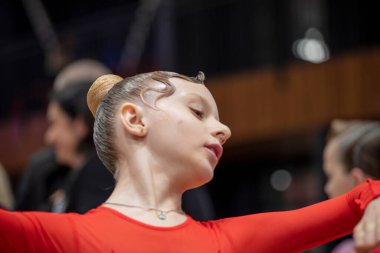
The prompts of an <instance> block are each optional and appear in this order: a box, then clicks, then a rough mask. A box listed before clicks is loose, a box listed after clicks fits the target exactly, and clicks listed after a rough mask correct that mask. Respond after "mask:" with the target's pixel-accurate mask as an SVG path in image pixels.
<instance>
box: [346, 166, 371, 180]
mask: <svg viewBox="0 0 380 253" xmlns="http://www.w3.org/2000/svg"><path fill="white" fill-rule="evenodd" d="M350 174H351V176H352V177H353V178H354V181H355V183H356V184H360V183H362V182H364V181H365V180H367V178H369V177H368V176H367V175H366V174H365V173H364V171H363V170H362V169H360V168H357V167H355V168H353V169H352V170H351V171H350Z"/></svg>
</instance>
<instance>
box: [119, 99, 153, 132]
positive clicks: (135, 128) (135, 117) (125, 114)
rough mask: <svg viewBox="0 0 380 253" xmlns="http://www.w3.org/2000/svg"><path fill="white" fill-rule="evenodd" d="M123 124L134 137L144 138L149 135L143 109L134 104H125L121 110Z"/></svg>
mask: <svg viewBox="0 0 380 253" xmlns="http://www.w3.org/2000/svg"><path fill="white" fill-rule="evenodd" d="M119 113H120V119H121V123H122V124H123V126H124V128H125V130H126V131H127V132H128V133H129V134H130V135H132V136H136V137H143V136H145V135H146V134H147V126H146V124H145V118H144V117H143V113H142V108H141V107H140V106H137V105H135V104H132V103H124V104H123V105H122V106H121V107H120V110H119Z"/></svg>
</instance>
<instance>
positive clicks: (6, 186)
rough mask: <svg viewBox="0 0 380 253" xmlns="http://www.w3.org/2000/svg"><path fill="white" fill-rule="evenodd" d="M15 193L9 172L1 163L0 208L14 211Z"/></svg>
mask: <svg viewBox="0 0 380 253" xmlns="http://www.w3.org/2000/svg"><path fill="white" fill-rule="evenodd" d="M13 202H14V197H13V191H12V188H11V183H10V182H9V177H8V173H7V171H6V170H5V169H4V167H3V166H2V164H1V163H0V208H4V209H8V210H12V209H13Z"/></svg>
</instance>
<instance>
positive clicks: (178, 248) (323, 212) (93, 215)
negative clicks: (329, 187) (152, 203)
mask: <svg viewBox="0 0 380 253" xmlns="http://www.w3.org/2000/svg"><path fill="white" fill-rule="evenodd" d="M378 196H380V181H367V182H366V183H363V184H361V185H359V186H358V187H356V188H355V189H353V190H352V191H351V192H349V193H347V194H345V195H342V196H340V197H338V198H335V199H331V200H327V201H324V202H321V203H318V204H315V205H311V206H308V207H305V208H301V209H297V210H294V211H286V212H271V213H262V214H253V215H246V216H240V217H234V218H226V219H220V220H215V221H207V222H198V221H194V220H193V219H191V218H190V217H188V218H187V220H186V221H185V222H184V223H182V224H180V225H177V226H173V227H166V228H163V227H156V226H151V225H147V224H144V223H141V222H139V221H136V220H133V219H131V218H129V217H127V216H125V215H123V214H121V213H119V212H117V211H114V210H112V209H110V208H107V207H98V208H96V209H93V210H91V211H90V212H88V213H86V214H74V213H70V214H52V213H43V212H24V213H23V212H7V211H0V252H14V253H21V252H36V253H37V252H38V253H45V252H46V253H48V252H49V253H55V252H67V253H96V252H99V253H100V252H101V253H108V252H109V253H111V252H112V253H128V252H131V253H148V252H149V253H156V252H157V253H158V252H160V253H174V252H175V253H181V252H183V253H190V252H191V253H195V252H197V253H212V252H215V253H217V252H218V253H232V252H239V253H245V252H247V253H248V252H250V253H252V252H253V253H264V252H266V253H268V252H283V253H287V252H301V251H304V250H306V249H308V248H312V247H315V246H317V245H320V244H323V243H326V242H328V241H330V240H333V239H335V238H337V237H340V236H343V235H346V234H349V233H351V232H352V229H353V227H354V225H355V224H356V223H357V222H358V221H359V219H360V217H361V215H362V214H363V210H364V208H365V207H366V206H367V204H368V203H369V202H370V201H371V200H372V199H374V198H376V197H378Z"/></svg>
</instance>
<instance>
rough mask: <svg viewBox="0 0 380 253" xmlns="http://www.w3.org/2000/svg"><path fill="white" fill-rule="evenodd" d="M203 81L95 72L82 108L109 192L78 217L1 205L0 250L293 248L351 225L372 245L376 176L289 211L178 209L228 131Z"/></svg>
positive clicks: (226, 251)
mask: <svg viewBox="0 0 380 253" xmlns="http://www.w3.org/2000/svg"><path fill="white" fill-rule="evenodd" d="M204 79H205V77H204V74H203V73H202V72H200V73H199V74H198V75H197V76H196V77H193V78H191V77H188V76H185V75H181V74H178V73H174V72H167V71H155V72H150V73H143V74H139V75H136V76H132V77H129V78H125V79H123V78H121V77H119V76H114V75H106V76H102V77H100V78H98V79H97V80H96V81H95V83H94V84H93V86H92V87H91V89H90V90H89V93H88V104H89V107H90V109H91V112H92V113H93V115H94V116H95V125H94V141H95V145H96V149H97V152H98V155H99V157H100V159H101V160H102V162H103V163H104V165H105V166H106V167H107V169H108V170H109V171H111V172H112V173H113V175H114V177H115V180H116V186H115V189H114V191H113V192H112V194H111V195H110V197H109V198H108V199H107V200H106V201H105V202H104V203H103V204H102V205H101V206H99V207H97V208H95V209H93V210H91V211H89V212H87V213H85V214H74V213H66V214H52V213H45V212H9V211H3V210H0V227H1V229H0V251H1V252H16V253H19V252H39V253H45V252H46V253H47V252H49V253H56V252H67V253H77V252H81V253H87V252H88V253H90V252H91V253H94V252H99V253H100V252H102V253H104V252H114V253H127V252H131V253H132V252H140V253H148V252H149V253H155V252H156V253H159V252H160V253H161V252H165V253H174V252H175V253H179V252H180V253H190V252H191V253H194V252H197V253H210V252H221V253H245V252H247V253H248V252H250V253H251V252H253V253H267V252H282V253H294V252H301V251H304V250H307V249H309V248H312V247H315V246H317V245H320V244H323V243H326V242H327V241H330V240H333V239H335V238H337V237H340V236H343V235H345V234H348V233H350V232H351V231H352V230H353V228H354V227H355V226H356V228H355V235H356V236H357V237H356V246H357V248H356V250H357V251H358V252H359V253H362V252H368V251H369V250H371V249H372V248H373V247H375V246H377V245H379V244H380V238H379V237H378V236H377V233H376V231H378V230H380V223H379V222H378V221H379V220H380V213H379V212H378V210H379V209H380V199H378V197H379V196H380V181H367V182H364V183H362V184H360V185H358V186H357V187H355V188H354V189H353V190H351V191H350V192H349V193H346V194H345V195H343V196H341V197H337V198H334V199H331V200H327V201H324V202H321V203H318V204H315V205H311V206H308V207H305V208H302V209H298V210H293V211H286V212H270V213H262V214H252V215H245V216H240V217H231V218H226V219H220V220H210V221H205V222H200V221H196V220H194V219H193V218H192V217H191V216H190V215H188V214H186V213H185V212H184V210H183V209H182V195H183V193H184V192H185V191H187V190H189V189H193V188H196V187H199V186H201V185H204V184H206V183H207V182H209V181H210V180H211V179H212V178H213V176H214V170H215V168H216V165H217V164H218V161H219V159H220V158H221V156H222V153H223V145H224V144H225V142H226V141H227V140H228V139H229V137H230V136H231V131H230V129H229V128H228V127H227V126H226V125H224V124H223V123H222V122H220V120H219V113H218V108H217V105H216V103H215V100H214V98H213V96H212V94H211V93H210V91H209V90H208V89H207V88H206V86H205V85H204V83H203V82H204ZM230 106H231V107H232V108H233V106H234V105H230ZM247 116H248V115H247ZM231 173H235V172H234V171H231ZM226 184H227V187H228V182H226Z"/></svg>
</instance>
